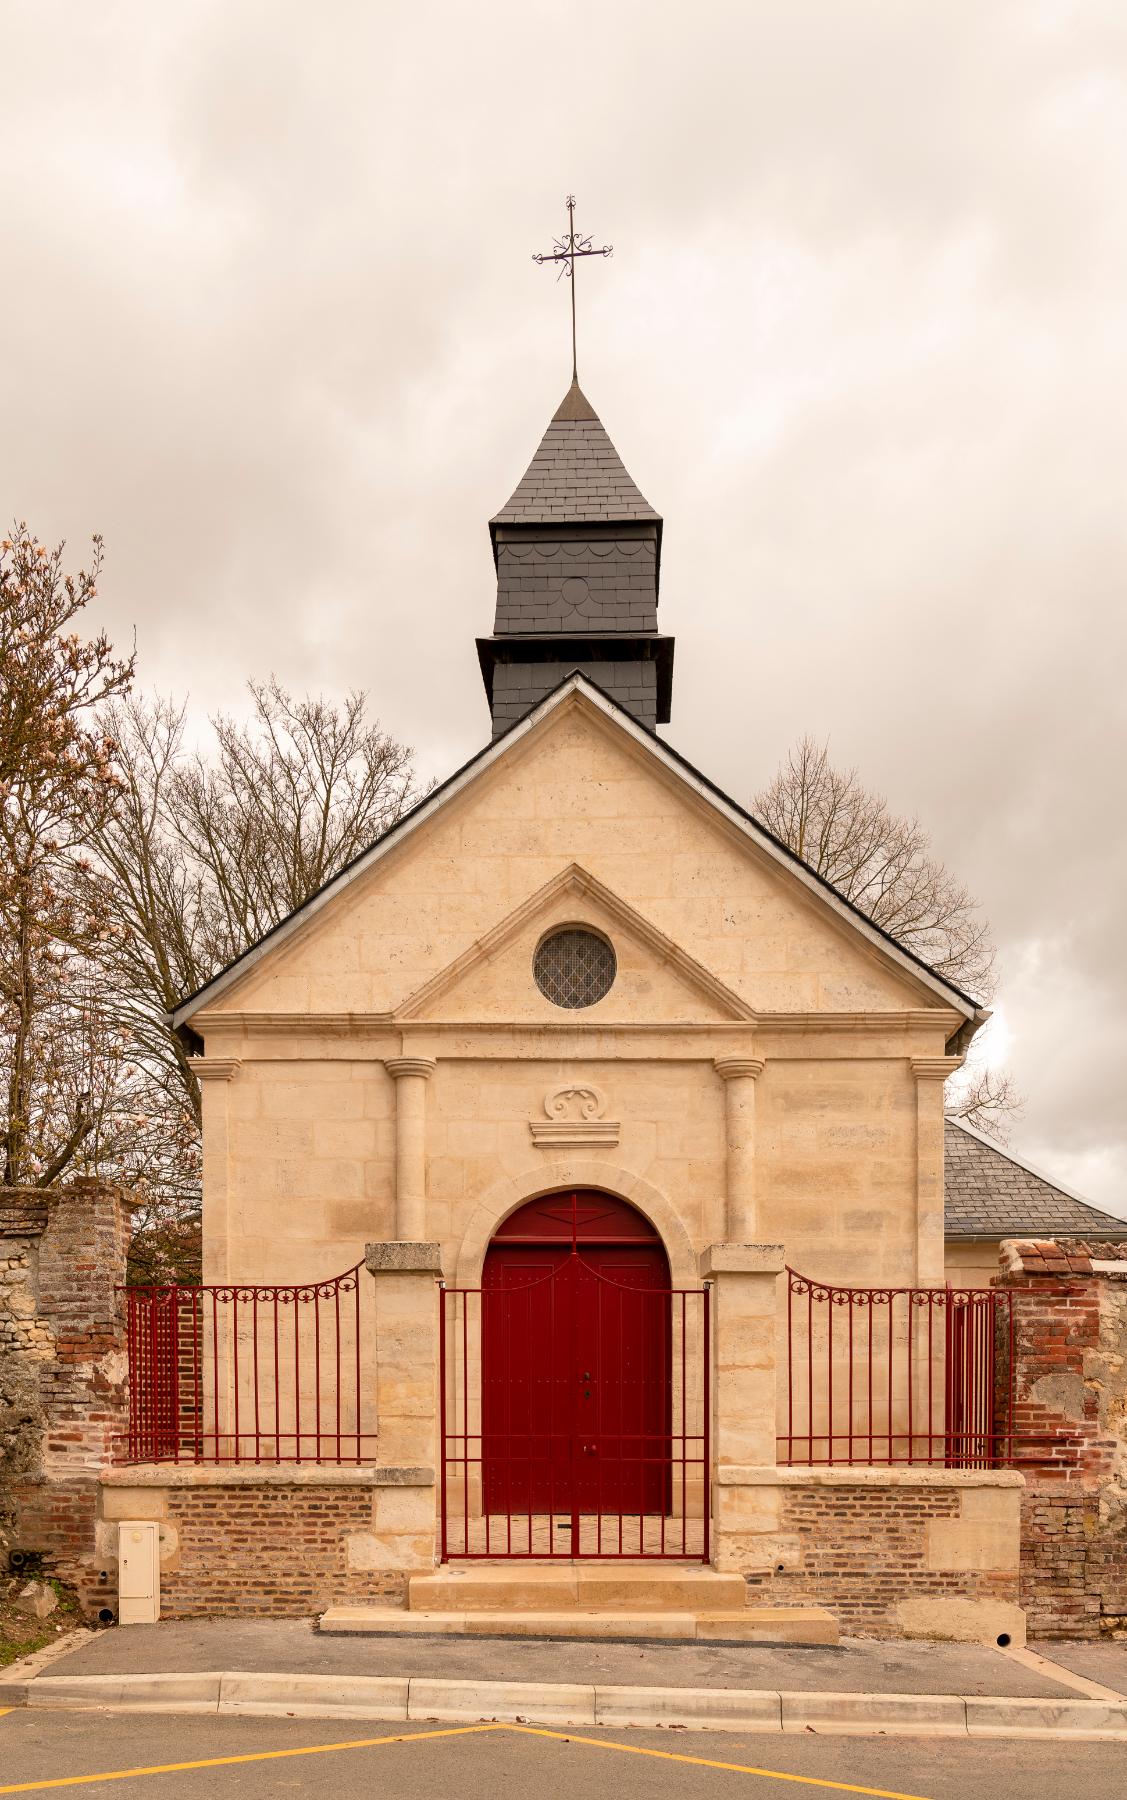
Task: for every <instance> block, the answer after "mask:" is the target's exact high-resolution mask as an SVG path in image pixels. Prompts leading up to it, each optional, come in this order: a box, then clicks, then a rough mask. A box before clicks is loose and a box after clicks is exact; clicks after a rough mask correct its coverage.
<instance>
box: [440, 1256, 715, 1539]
mask: <svg viewBox="0 0 1127 1800" xmlns="http://www.w3.org/2000/svg"><path fill="white" fill-rule="evenodd" d="M495 1252H496V1253H495ZM439 1306H440V1438H441V1464H442V1560H443V1561H444V1562H445V1561H447V1560H449V1559H450V1558H458V1559H460V1558H463V1557H471V1558H474V1557H491V1558H492V1557H535V1558H541V1557H562V1558H575V1557H581V1558H585V1557H628V1558H636V1557H641V1558H647V1559H648V1558H658V1559H660V1558H666V1559H676V1560H678V1561H681V1560H686V1559H693V1560H696V1559H699V1560H701V1561H705V1562H707V1560H708V1557H709V1516H708V1515H709V1507H708V1496H709V1456H710V1449H709V1409H710V1400H709V1372H708V1355H709V1291H708V1289H707V1288H673V1287H670V1286H669V1285H668V1274H667V1272H666V1269H665V1266H664V1257H663V1256H662V1257H661V1259H660V1262H659V1260H658V1258H657V1257H655V1256H653V1255H651V1254H649V1253H648V1247H647V1246H645V1245H641V1244H621V1243H620V1244H617V1245H611V1244H590V1243H588V1244H584V1245H580V1244H578V1243H577V1242H573V1243H572V1244H571V1246H570V1247H567V1246H561V1245H558V1244H557V1245H552V1244H550V1243H543V1242H541V1243H537V1244H528V1243H525V1244H517V1243H509V1244H506V1245H504V1246H500V1245H495V1248H494V1251H491V1253H490V1257H489V1259H488V1260H487V1263H486V1269H485V1274H484V1277H483V1282H482V1286H481V1287H478V1288H447V1287H445V1286H443V1288H442V1290H441V1293H440V1296H439Z"/></svg>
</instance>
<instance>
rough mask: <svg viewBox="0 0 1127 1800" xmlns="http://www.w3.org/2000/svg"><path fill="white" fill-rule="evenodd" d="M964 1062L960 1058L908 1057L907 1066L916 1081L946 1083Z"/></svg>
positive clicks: (963, 1059)
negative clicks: (949, 1076)
mask: <svg viewBox="0 0 1127 1800" xmlns="http://www.w3.org/2000/svg"><path fill="white" fill-rule="evenodd" d="M965 1060H966V1059H965V1058H964V1057H962V1056H910V1057H909V1058H908V1066H909V1067H910V1069H911V1071H912V1074H913V1075H914V1076H915V1078H916V1080H917V1081H946V1079H947V1077H948V1075H954V1074H955V1072H956V1070H958V1069H961V1068H962V1066H963V1063H964V1061H965Z"/></svg>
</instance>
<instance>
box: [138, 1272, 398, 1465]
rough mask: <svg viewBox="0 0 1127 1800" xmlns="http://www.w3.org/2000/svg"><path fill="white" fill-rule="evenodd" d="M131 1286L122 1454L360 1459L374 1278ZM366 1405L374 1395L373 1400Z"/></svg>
mask: <svg viewBox="0 0 1127 1800" xmlns="http://www.w3.org/2000/svg"><path fill="white" fill-rule="evenodd" d="M363 1267H364V1265H363V1263H358V1264H357V1266H356V1267H355V1268H354V1269H348V1270H346V1271H345V1273H344V1274H343V1275H335V1276H332V1277H331V1278H330V1279H329V1280H327V1281H314V1282H300V1283H296V1284H293V1285H290V1286H273V1287H256V1286H252V1285H249V1284H244V1283H242V1282H232V1283H229V1284H226V1285H222V1286H213V1287H179V1286H168V1287H128V1288H123V1289H122V1290H121V1291H122V1293H123V1294H124V1296H125V1309H126V1327H127V1345H128V1353H129V1430H128V1435H127V1439H126V1441H125V1442H124V1443H123V1444H121V1445H120V1446H119V1447H118V1455H119V1459H120V1460H121V1461H123V1462H129V1463H137V1462H205V1463H280V1462H315V1463H316V1462H324V1463H360V1462H363V1461H365V1460H366V1459H368V1458H374V1455H375V1445H376V1434H375V1428H374V1423H373V1422H371V1421H369V1419H368V1417H367V1412H368V1409H369V1408H368V1406H366V1405H365V1395H366V1394H370V1393H372V1391H373V1386H374V1384H373V1381H372V1379H371V1371H370V1370H366V1369H365V1366H364V1365H365V1357H366V1355H368V1356H370V1354H371V1346H372V1333H371V1331H370V1330H369V1329H368V1320H367V1308H369V1307H370V1306H371V1304H372V1298H371V1292H370V1290H371V1289H372V1283H371V1282H370V1281H369V1282H364V1283H362V1282H361V1280H360V1275H361V1272H362V1270H363ZM369 1405H370V1403H369Z"/></svg>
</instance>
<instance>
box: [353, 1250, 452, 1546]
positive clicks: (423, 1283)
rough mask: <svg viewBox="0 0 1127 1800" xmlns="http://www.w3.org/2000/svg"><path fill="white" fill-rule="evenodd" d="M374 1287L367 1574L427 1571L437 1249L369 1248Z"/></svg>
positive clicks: (431, 1537)
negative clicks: (372, 1478) (372, 1570)
mask: <svg viewBox="0 0 1127 1800" xmlns="http://www.w3.org/2000/svg"><path fill="white" fill-rule="evenodd" d="M364 1260H365V1262H366V1264H367V1267H368V1269H369V1271H370V1273H371V1274H372V1276H373V1278H374V1280H375V1284H376V1304H375V1320H376V1431H377V1433H378V1439H377V1451H376V1489H375V1496H374V1499H373V1510H372V1544H371V1546H370V1547H369V1552H368V1554H369V1556H370V1558H371V1561H370V1562H369V1564H368V1566H369V1567H379V1568H383V1569H388V1570H392V1569H429V1568H433V1566H434V1562H435V1543H436V1538H435V1530H436V1525H437V1521H438V1508H437V1496H438V1489H437V1484H436V1478H435V1471H436V1467H437V1463H438V1450H439V1446H438V1285H437V1284H438V1281H439V1278H440V1276H441V1274H442V1258H441V1252H440V1247H439V1245H438V1244H430V1243H401V1242H393V1243H382V1244H368V1245H367V1246H366V1247H365V1251H364Z"/></svg>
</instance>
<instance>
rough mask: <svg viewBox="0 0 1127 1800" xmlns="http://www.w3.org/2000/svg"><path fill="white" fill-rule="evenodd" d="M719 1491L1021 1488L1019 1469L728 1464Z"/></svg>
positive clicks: (722, 1470)
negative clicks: (721, 1489) (803, 1466)
mask: <svg viewBox="0 0 1127 1800" xmlns="http://www.w3.org/2000/svg"><path fill="white" fill-rule="evenodd" d="M716 1479H717V1481H718V1483H719V1484H720V1486H721V1487H878V1488H879V1487H914V1488H973V1487H985V1488H1023V1487H1024V1486H1025V1476H1024V1475H1023V1474H1022V1473H1021V1471H1020V1469H900V1468H896V1467H893V1468H891V1469H890V1468H883V1469H882V1468H869V1467H867V1466H866V1467H865V1468H858V1467H856V1466H854V1467H853V1468H832V1469H819V1468H805V1469H804V1468H793V1467H787V1468H771V1467H760V1468H754V1467H748V1466H747V1465H746V1464H738V1463H729V1464H726V1465H723V1466H721V1467H720V1468H718V1469H717V1471H716Z"/></svg>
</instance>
